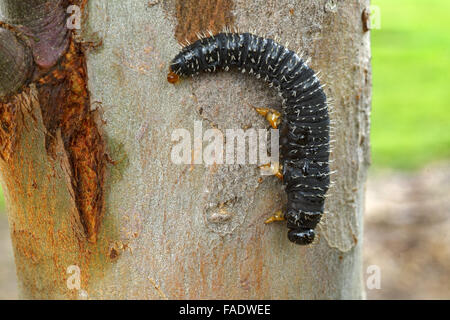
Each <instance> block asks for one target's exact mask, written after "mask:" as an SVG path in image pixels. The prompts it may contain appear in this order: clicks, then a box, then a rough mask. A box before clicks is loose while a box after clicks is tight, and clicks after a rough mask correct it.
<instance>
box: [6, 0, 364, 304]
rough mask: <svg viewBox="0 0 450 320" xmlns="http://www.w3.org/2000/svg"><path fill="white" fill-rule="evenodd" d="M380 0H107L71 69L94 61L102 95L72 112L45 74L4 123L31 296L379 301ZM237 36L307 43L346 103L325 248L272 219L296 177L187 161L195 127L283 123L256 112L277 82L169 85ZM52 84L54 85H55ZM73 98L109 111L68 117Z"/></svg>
mask: <svg viewBox="0 0 450 320" xmlns="http://www.w3.org/2000/svg"><path fill="white" fill-rule="evenodd" d="M84 2H85V1H81V3H80V5H81V4H83V3H84ZM368 6H369V1H368V0H361V1H357V2H352V1H347V2H343V1H332V0H327V1H325V0H320V1H317V0H303V1H295V0H277V1H272V0H269V1H259V0H253V1H245V0H234V1H233V0H216V1H212V0H196V1H194V0H188V1H182V0H178V1H175V0H169V1H147V0H145V1H144V0H142V1H138V0H123V1H108V0H89V1H88V3H87V5H86V6H85V7H84V6H83V7H82V8H83V10H84V14H83V17H84V23H83V28H82V31H81V32H80V33H79V34H78V36H77V37H76V38H75V40H76V43H77V45H80V43H81V46H82V47H83V48H85V50H82V51H80V52H83V53H85V57H86V59H85V60H79V61H78V60H77V61H75V62H73V61H72V60H70V59H71V57H72V56H71V55H67V54H66V56H65V58H64V59H66V60H64V61H66V62H65V63H66V65H68V67H67V68H68V70H75V68H72V67H71V66H72V65H76V66H81V67H83V66H85V69H86V70H87V76H86V77H85V78H84V76H83V72H82V71H80V72H78V71H77V72H78V73H76V75H77V77H78V78H79V79H81V80H80V81H81V82H82V83H84V82H83V80H82V79H84V80H85V82H87V88H88V90H89V93H86V95H84V96H85V97H86V96H87V97H88V102H86V101H84V102H83V101H81V102H80V101H79V97H80V96H81V93H78V95H77V93H76V92H75V89H76V88H75V89H74V87H73V86H72V87H71V88H69V89H68V92H69V91H70V92H71V93H68V94H65V95H63V96H61V97H60V98H58V99H62V100H58V101H59V103H60V104H62V105H63V106H64V108H65V109H63V111H62V112H61V114H60V113H58V116H55V114H56V113H57V112H56V111H54V110H56V109H57V108H53V109H51V110H53V111H49V110H50V109H49V108H50V107H49V106H51V105H52V101H51V98H54V96H52V95H45V92H48V91H45V90H43V89H42V88H43V87H42V85H41V84H39V83H36V82H32V83H31V84H28V85H27V86H26V87H25V88H24V89H23V90H22V92H21V93H18V94H16V95H15V96H13V97H12V98H10V100H9V101H8V102H7V103H4V104H3V109H2V110H3V112H2V114H1V116H2V122H3V120H4V119H5V118H6V119H7V120H8V124H9V125H10V126H12V127H13V132H14V137H13V138H14V139H12V138H11V137H10V136H11V134H9V135H7V134H6V133H4V134H3V136H1V135H0V136H1V137H3V138H2V141H1V142H2V148H3V151H2V159H1V160H0V167H1V175H2V181H3V186H4V191H5V196H6V200H7V204H8V218H9V225H10V231H11V237H12V240H13V246H14V251H15V260H16V266H17V274H18V279H19V286H20V288H19V290H20V293H21V297H22V298H70V299H77V298H92V299H96V298H100V299H110V298H114V299H130V298H133V299H167V298H168V299H176V298H178V299H208V298H210V299H219V298H220V299H246V298H249V299H343V298H346V299H359V298H362V297H363V295H364V293H363V292H364V290H363V278H362V277H363V274H362V256H361V249H362V216H363V208H364V183H365V178H366V171H367V167H368V164H369V113H370V95H371V69H370V39H369V33H368V32H365V26H364V21H363V19H362V17H363V16H364V15H363V11H364V10H365V9H367V8H368ZM224 26H231V27H236V28H238V29H239V30H242V31H247V30H251V31H252V32H254V33H256V34H259V35H266V36H267V37H270V38H274V37H276V38H277V39H279V41H281V42H282V43H285V42H289V45H288V46H289V48H291V49H297V48H299V49H300V50H301V51H302V52H304V55H305V56H307V57H311V67H312V68H313V69H314V70H316V71H319V70H320V71H321V80H322V82H323V83H325V84H326V93H327V95H328V97H330V98H332V99H333V100H334V113H333V114H332V119H333V120H334V122H335V124H334V133H333V139H334V140H335V141H336V142H335V144H334V145H335V147H334V150H333V152H332V156H331V158H332V159H333V160H334V162H333V163H332V164H331V167H332V169H334V170H337V172H336V173H335V174H334V175H333V176H332V179H333V180H334V182H335V184H334V186H333V187H332V188H331V189H330V191H329V197H328V198H327V203H326V209H327V213H326V214H325V216H324V219H323V223H322V224H321V225H320V226H319V228H318V230H319V237H318V238H319V239H318V241H317V242H316V243H315V244H313V245H311V246H307V247H302V246H297V245H294V244H292V243H290V242H289V241H288V239H287V236H286V233H287V232H286V231H287V229H286V227H285V225H284V224H278V225H275V224H271V225H265V224H264V223H263V222H264V219H265V218H267V217H268V216H270V215H271V214H272V213H274V212H275V211H276V210H278V209H280V208H281V207H282V206H283V204H284V203H285V201H286V199H285V195H284V192H283V190H282V188H281V183H280V182H279V181H278V180H277V179H275V178H273V177H262V176H261V175H260V173H259V170H258V169H257V168H256V166H255V165H217V166H214V165H213V166H206V165H203V164H195V165H179V164H175V163H173V162H172V161H171V157H170V155H171V151H172V148H173V146H174V145H175V142H173V141H172V140H171V134H172V132H173V131H174V130H175V129H177V128H185V129H187V130H188V131H189V132H190V133H191V135H192V136H194V123H195V121H201V123H202V127H203V132H205V131H206V130H207V129H210V128H218V129H220V130H222V131H223V132H225V130H226V129H231V128H241V129H245V128H249V127H253V128H266V127H267V126H266V124H265V123H264V121H263V120H262V119H260V118H259V117H258V116H257V114H256V113H255V112H254V109H253V108H252V106H258V107H264V106H267V105H274V104H275V105H279V104H280V103H281V102H280V101H279V100H278V99H277V97H276V95H275V92H273V90H272V89H270V88H268V87H267V86H266V85H265V84H264V83H262V82H260V81H258V80H256V79H255V78H253V77H252V76H248V75H247V76H246V75H241V74H239V73H236V72H229V73H218V74H208V75H206V74H205V75H201V76H199V77H197V78H193V79H188V80H187V81H183V82H182V83H181V84H180V85H175V86H173V85H170V84H168V83H167V81H166V74H167V69H168V64H169V61H170V60H171V59H172V58H173V57H174V56H175V54H176V53H177V52H178V51H179V45H178V44H179V43H180V42H184V40H185V39H188V40H190V41H192V40H195V39H196V36H195V34H196V32H199V31H200V32H201V31H204V30H206V29H211V30H212V31H213V32H215V31H220V30H221V29H222V28H223V27H224ZM75 40H72V41H75ZM100 40H101V45H100V46H98V47H92V46H90V47H92V48H87V47H88V45H87V43H91V42H96V43H100ZM74 46H75V44H73V45H69V49H67V50H69V52H71V51H70V50H72V49H71V48H74ZM0 48H1V46H0ZM73 50H75V49H73ZM0 56H1V55H0ZM83 59H84V58H83ZM35 60H36V59H35ZM81 67H80V68H81ZM77 70H78V69H77ZM70 72H72V71H70ZM68 77H69V76H68ZM78 78H76V79H78ZM70 79H72V78H70ZM49 81H50V80H49ZM52 81H54V80H51V81H50V82H48V83H46V84H44V86H45V85H47V86H48V87H53V88H54V87H55V82H52ZM55 81H56V80H55ZM72 82H73V81H72ZM72 82H70V84H72ZM58 83H59V82H58ZM65 83H66V84H67V83H69V82H65ZM14 87H16V85H14ZM48 90H50V92H51V90H52V89H48ZM58 92H60V91H58ZM62 92H65V91H64V90H63V91H62ZM74 92H75V93H74ZM43 97H44V98H43ZM49 97H50V98H49ZM63 98H64V99H63ZM67 99H75V100H76V103H79V104H80V105H89V107H90V109H91V110H87V111H86V110H84V109H83V110H82V109H76V110H77V111H76V112H77V113H76V115H77V117H75V118H74V120H67V121H66V120H65V119H66V118H67V117H68V116H67V114H68V113H69V112H68V111H67V112H66V111H64V110H69V111H73V109H72V108H74V107H73V106H72V105H70V106H69V105H66V104H65V103H64V102H61V101H63V100H64V101H66V100H67ZM80 99H81V98H80ZM13 107H14V108H13ZM94 109H96V110H95V111H93V110H94ZM17 110H18V111H17ZM74 112H75V111H74ZM11 114H12V115H11ZM71 114H72V113H70V115H71ZM66 116H67V117H66ZM55 119H57V120H55ZM70 119H72V118H70ZM67 123H69V124H70V125H69V127H68V125H67ZM12 124H13V125H12ZM3 130H4V129H3ZM11 130H12V129H11ZM11 130H10V131H11ZM107 158H110V159H111V160H110V162H111V163H107V161H106V160H105V159H107ZM104 172H106V173H105V174H104ZM261 177H262V178H263V179H261ZM94 182H95V183H94ZM78 276H79V280H80V281H79V282H78Z"/></svg>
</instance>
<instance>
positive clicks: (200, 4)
mask: <svg viewBox="0 0 450 320" xmlns="http://www.w3.org/2000/svg"><path fill="white" fill-rule="evenodd" d="M232 9H233V1H232V0H214V1H213V0H177V3H176V18H177V21H178V25H177V27H176V29H175V36H176V38H177V39H178V42H180V43H181V42H183V43H184V42H185V41H186V40H188V41H190V42H194V41H196V40H197V39H198V37H197V35H196V34H197V33H199V32H200V33H202V32H205V31H207V30H211V31H212V32H213V33H217V32H220V31H222V30H223V29H224V27H232V26H233V23H234V19H233V14H232ZM199 13H201V14H199Z"/></svg>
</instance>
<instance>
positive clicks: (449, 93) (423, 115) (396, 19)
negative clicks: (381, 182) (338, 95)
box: [371, 0, 450, 170]
mask: <svg viewBox="0 0 450 320" xmlns="http://www.w3.org/2000/svg"><path fill="white" fill-rule="evenodd" d="M372 4H373V5H376V6H378V7H379V8H380V14H381V29H379V30H372V66H373V104H372V130H371V144H372V163H373V167H374V168H379V167H391V168H395V169H406V170H410V169H419V168H420V167H423V166H424V165H426V164H427V163H429V162H433V161H438V160H442V159H445V158H449V157H450V83H449V78H450V17H449V13H450V1H449V0H373V1H372Z"/></svg>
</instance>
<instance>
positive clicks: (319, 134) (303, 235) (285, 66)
mask: <svg viewBox="0 0 450 320" xmlns="http://www.w3.org/2000/svg"><path fill="white" fill-rule="evenodd" d="M232 68H234V69H237V70H240V71H241V72H243V73H244V72H246V71H248V72H249V73H250V74H254V75H256V78H258V79H259V78H262V79H264V80H265V81H266V82H269V84H270V85H271V86H273V87H275V88H276V89H277V90H278V93H279V95H280V96H281V98H282V113H281V120H280V114H279V113H277V112H276V111H275V110H272V109H263V108H256V109H257V111H258V112H259V113H260V114H262V115H264V116H265V117H266V119H267V120H269V122H270V123H271V125H272V127H274V128H277V127H279V130H280V156H281V166H280V167H281V172H280V171H279V170H280V169H278V172H277V176H279V177H282V179H283V184H284V185H285V187H286V193H287V197H288V202H287V208H286V211H285V212H284V214H283V213H281V212H278V213H277V214H275V215H274V216H273V217H271V218H270V219H268V220H267V221H266V223H268V222H272V221H276V220H287V227H288V228H289V231H288V238H289V240H290V241H292V242H294V243H296V244H300V245H307V244H310V243H312V242H313V240H314V237H315V232H314V228H315V227H316V225H317V224H318V223H319V221H320V218H321V216H322V214H323V210H324V202H325V194H326V192H327V191H328V188H329V185H330V169H329V153H330V134H329V132H330V119H329V115H328V105H327V99H326V96H325V94H324V92H323V90H322V86H321V84H320V82H319V79H318V78H317V75H316V73H315V72H314V71H313V70H312V69H311V68H309V67H308V66H307V64H306V62H305V61H304V60H303V59H302V58H301V57H300V56H299V55H297V53H295V52H294V51H291V50H289V49H287V48H286V47H284V46H282V45H280V44H279V43H276V42H275V41H274V40H272V39H266V38H262V37H259V36H256V35H253V34H250V33H232V32H223V33H219V34H217V35H215V36H213V35H211V36H210V37H201V38H200V39H199V40H197V41H196V42H194V43H193V44H190V45H188V46H186V47H184V48H183V50H182V51H181V52H180V53H179V54H177V55H176V56H175V58H174V59H173V60H172V62H171V65H170V69H169V74H168V76H167V80H168V81H169V82H170V83H176V82H178V80H179V78H180V77H187V76H194V75H196V74H199V73H200V72H202V71H207V72H214V71H216V70H219V69H221V70H225V71H228V70H229V69H232Z"/></svg>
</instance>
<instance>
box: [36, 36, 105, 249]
mask: <svg viewBox="0 0 450 320" xmlns="http://www.w3.org/2000/svg"><path fill="white" fill-rule="evenodd" d="M38 91H39V102H40V104H41V108H42V115H43V120H44V124H45V127H46V128H47V131H48V132H47V136H46V149H47V152H48V153H49V154H52V155H55V152H56V137H57V131H58V130H60V131H61V136H62V139H63V142H64V148H65V151H66V152H67V154H68V157H69V160H70V165H71V169H72V172H71V179H72V185H73V189H74V190H75V201H76V204H77V208H78V211H79V214H80V218H81V221H82V223H83V226H84V228H85V232H86V234H87V237H88V240H89V242H95V241H96V239H97V233H98V229H99V223H100V218H101V216H102V211H103V202H104V197H103V188H104V178H105V165H106V160H105V144H104V141H103V139H102V136H101V134H100V131H99V127H98V123H99V121H97V117H96V112H95V111H91V106H90V99H89V92H88V89H87V73H86V61H85V56H84V53H83V51H82V49H81V45H79V44H76V43H74V41H73V40H72V41H71V43H70V45H69V49H68V51H67V52H66V54H65V55H64V56H63V57H62V60H61V62H60V63H59V64H58V65H57V66H56V67H55V68H54V70H53V71H52V72H51V73H49V74H48V75H47V76H45V77H43V78H41V79H40V80H39V81H38Z"/></svg>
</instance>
